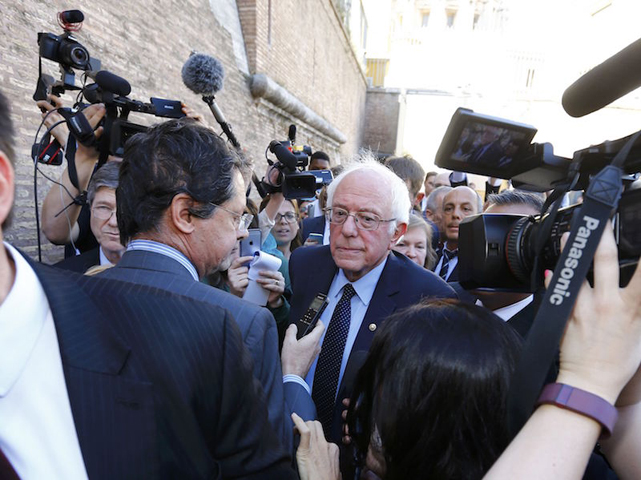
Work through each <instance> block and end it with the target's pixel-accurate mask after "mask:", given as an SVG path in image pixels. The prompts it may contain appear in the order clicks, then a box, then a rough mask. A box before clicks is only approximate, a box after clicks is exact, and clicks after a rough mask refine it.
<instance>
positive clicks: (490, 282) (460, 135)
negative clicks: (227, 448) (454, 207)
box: [436, 108, 641, 292]
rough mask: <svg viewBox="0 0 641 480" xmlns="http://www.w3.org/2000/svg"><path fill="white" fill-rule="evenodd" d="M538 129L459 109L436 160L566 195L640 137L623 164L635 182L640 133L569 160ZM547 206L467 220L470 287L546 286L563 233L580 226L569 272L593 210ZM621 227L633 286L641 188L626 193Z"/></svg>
mask: <svg viewBox="0 0 641 480" xmlns="http://www.w3.org/2000/svg"><path fill="white" fill-rule="evenodd" d="M536 131H537V130H536V129H535V128H534V127H532V126H529V125H525V124H521V123H517V122H512V121H510V120H504V119H500V118H496V117H490V116H487V115H481V114H477V113H474V112H473V111H472V110H468V109H463V108H459V109H458V110H457V111H456V112H455V113H454V116H453V117H452V120H451V122H450V125H449V127H448V129H447V131H446V133H445V137H444V138H443V141H442V142H441V145H440V147H439V150H438V153H437V156H436V165H437V166H439V167H442V168H447V169H451V170H457V171H464V172H469V173H476V174H481V175H487V176H491V177H499V178H504V179H510V180H511V181H512V184H513V185H514V186H515V187H518V188H521V189H525V190H530V191H547V190H552V189H558V190H559V192H560V193H559V194H560V195H561V194H562V193H563V192H565V191H568V190H585V189H587V188H588V187H589V185H590V183H591V179H592V177H593V176H594V175H596V174H597V173H599V172H600V171H601V170H602V169H603V168H604V167H606V166H607V165H609V164H610V163H611V162H612V161H613V159H614V158H615V156H616V155H617V154H618V153H619V152H620V151H621V150H622V149H623V148H624V146H625V145H626V144H627V143H628V142H631V141H633V143H632V145H631V148H630V150H629V153H628V156H627V158H626V159H625V163H624V164H623V165H622V171H623V172H624V174H625V175H624V177H623V181H624V183H625V184H626V185H629V184H631V183H632V181H633V180H635V179H636V178H637V177H638V174H637V172H639V171H640V170H641V140H637V138H634V139H633V138H632V137H633V135H630V136H628V137H625V138H621V139H618V140H614V141H606V142H604V143H602V144H600V145H596V146H591V147H589V148H586V149H583V150H578V151H577V152H575V153H574V156H573V158H572V160H570V159H567V158H563V157H558V156H555V155H554V154H553V149H552V145H551V144H549V143H546V144H537V143H532V139H533V137H534V135H535V133H536ZM607 188H608V187H607V186H604V189H606V190H607ZM606 193H607V192H606ZM546 205H547V204H546ZM544 208H545V209H546V211H544V212H541V215H539V216H536V217H532V216H530V217H528V216H521V215H509V214H480V215H474V216H470V217H467V218H465V219H464V220H463V221H462V222H461V224H460V226H459V239H458V247H459V281H460V283H461V285H462V286H463V287H464V288H466V289H483V290H502V291H520V292H532V291H535V290H536V289H537V288H538V287H539V286H541V284H542V281H543V272H544V270H545V269H554V267H555V265H556V263H557V261H558V259H559V255H560V252H561V236H562V235H563V234H564V233H565V232H567V231H570V230H571V228H572V227H574V226H576V228H578V233H577V237H576V239H575V241H574V243H573V244H572V245H568V248H570V251H569V257H568V259H566V261H565V263H566V264H567V265H566V267H567V268H568V269H569V270H568V273H567V275H570V274H571V273H572V272H571V271H570V270H572V269H573V268H576V265H575V264H578V262H579V259H580V258H581V255H582V245H584V244H585V241H586V239H587V238H588V237H589V236H590V233H591V230H592V228H591V227H592V226H593V225H594V224H593V223H591V222H590V217H589V216H583V217H582V218H580V219H579V218H577V216H576V215H575V214H576V212H578V205H575V206H571V207H567V208H565V209H560V210H558V211H557V210H554V209H553V210H551V211H549V212H548V211H547V206H546V207H544ZM577 223H578V224H579V225H575V224H577ZM614 228H615V237H616V239H617V243H618V247H619V264H620V267H621V282H622V284H627V282H628V280H629V278H630V276H631V274H632V273H633V272H634V268H635V266H636V264H637V263H638V260H639V255H640V254H641V190H627V191H625V192H624V193H623V195H622V197H621V200H620V202H619V205H618V209H617V211H616V214H615V216H614ZM560 281H561V282H562V281H563V277H562V278H561V279H560Z"/></svg>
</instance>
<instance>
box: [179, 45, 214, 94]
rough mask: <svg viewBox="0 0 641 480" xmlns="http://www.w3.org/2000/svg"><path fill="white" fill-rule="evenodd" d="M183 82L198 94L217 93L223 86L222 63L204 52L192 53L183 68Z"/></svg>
mask: <svg viewBox="0 0 641 480" xmlns="http://www.w3.org/2000/svg"><path fill="white" fill-rule="evenodd" d="M182 77H183V83H184V84H185V86H186V87H187V88H188V89H189V90H191V91H192V92H194V93H195V94H197V95H203V96H210V95H216V94H217V93H218V92H219V91H220V90H221V89H222V88H223V79H224V78H225V70H224V69H223V66H222V64H221V63H220V62H219V61H218V60H217V59H215V58H214V57H210V56H209V55H205V54H203V53H196V54H192V55H191V56H190V57H189V58H188V59H187V61H186V62H185V64H184V65H183V68H182Z"/></svg>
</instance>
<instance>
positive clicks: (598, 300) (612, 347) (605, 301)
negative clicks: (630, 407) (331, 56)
mask: <svg viewBox="0 0 641 480" xmlns="http://www.w3.org/2000/svg"><path fill="white" fill-rule="evenodd" d="M640 363H641V269H637V271H636V272H635V274H634V276H633V277H632V279H631V280H630V283H629V284H628V286H627V287H626V288H619V262H618V252H617V245H616V243H615V240H614V234H613V232H612V225H611V224H610V223H608V225H607V226H606V227H605V231H604V233H603V237H602V238H601V242H600V243H599V247H598V248H597V251H596V254H595V256H594V288H590V286H589V285H588V284H587V282H585V283H584V285H583V286H582V287H581V290H580V292H579V296H578V297H577V301H576V304H575V307H574V310H573V312H572V315H571V317H570V319H569V321H568V325H567V327H566V332H565V336H564V337H563V341H562V343H561V366H560V370H559V376H558V380H557V381H558V382H559V383H566V384H568V385H571V386H573V387H578V388H581V389H583V390H587V391H589V392H592V393H594V394H595V395H598V396H600V397H602V398H604V399H606V400H607V401H608V402H610V403H612V404H614V403H615V402H616V400H617V398H618V396H619V394H620V393H621V390H622V389H623V388H624V387H625V386H626V385H627V384H628V382H629V381H630V379H631V378H632V377H633V375H634V374H635V372H636V371H637V370H638V368H639V364H640Z"/></svg>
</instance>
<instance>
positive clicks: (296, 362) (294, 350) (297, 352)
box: [280, 320, 325, 378]
mask: <svg viewBox="0 0 641 480" xmlns="http://www.w3.org/2000/svg"><path fill="white" fill-rule="evenodd" d="M324 330H325V325H324V324H323V322H321V321H320V320H319V321H318V323H316V326H315V327H314V329H313V330H312V331H311V332H309V333H308V334H307V335H305V336H304V337H303V338H301V339H300V340H297V339H296V334H297V332H298V327H297V326H296V325H294V324H292V325H290V326H289V327H288V328H287V331H286V332H285V340H284V341H283V349H282V350H281V355H280V361H281V366H282V368H283V375H298V376H299V377H301V378H305V377H306V376H307V373H308V372H309V369H310V368H311V366H312V363H314V360H316V357H318V354H319V353H320V350H321V346H320V339H321V337H322V336H323V331H324Z"/></svg>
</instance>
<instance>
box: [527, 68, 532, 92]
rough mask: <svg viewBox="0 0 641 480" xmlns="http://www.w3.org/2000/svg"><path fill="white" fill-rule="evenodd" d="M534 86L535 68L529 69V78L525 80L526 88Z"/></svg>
mask: <svg viewBox="0 0 641 480" xmlns="http://www.w3.org/2000/svg"><path fill="white" fill-rule="evenodd" d="M533 84H534V69H533V68H528V69H527V78H526V79H525V86H526V87H527V88H532V85H533Z"/></svg>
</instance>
